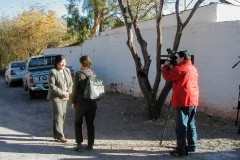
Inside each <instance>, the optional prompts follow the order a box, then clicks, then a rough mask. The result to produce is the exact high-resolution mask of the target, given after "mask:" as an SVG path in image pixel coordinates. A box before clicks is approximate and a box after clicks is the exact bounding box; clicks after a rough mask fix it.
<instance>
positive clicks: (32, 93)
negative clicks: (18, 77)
mask: <svg viewBox="0 0 240 160" xmlns="http://www.w3.org/2000/svg"><path fill="white" fill-rule="evenodd" d="M28 96H29V98H30V99H34V98H35V96H36V92H33V91H32V90H31V89H28Z"/></svg>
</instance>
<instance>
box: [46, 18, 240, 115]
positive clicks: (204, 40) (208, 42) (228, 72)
mask: <svg viewBox="0 0 240 160" xmlns="http://www.w3.org/2000/svg"><path fill="white" fill-rule="evenodd" d="M148 22H150V21H148ZM150 25H152V23H149V26H150ZM124 29H125V27H121V28H118V29H115V31H114V32H111V34H102V36H99V37H94V38H92V39H89V40H87V41H85V43H84V44H83V45H82V46H78V47H66V48H57V49H45V51H44V54H48V53H62V54H64V55H66V57H67V63H68V65H71V66H73V68H74V70H75V71H77V70H78V68H79V61H78V59H79V57H80V56H81V55H89V56H91V57H92V60H93V70H94V71H95V72H96V74H97V75H98V76H99V77H101V78H102V79H103V80H104V84H105V86H106V89H107V90H110V91H117V92H120V93H124V94H129V95H133V96H140V97H141V96H142V93H141V90H140V88H139V85H138V81H137V78H136V71H135V65H134V61H133V58H132V56H131V53H130V51H129V49H128V47H127V45H126V41H127V34H126V31H125V32H124ZM141 31H142V34H143V38H144V39H145V40H146V41H147V43H148V53H149V54H150V55H151V59H152V64H151V68H150V74H149V79H150V81H151V84H153V82H154V80H155V73H156V71H155V66H156V65H155V64H156V63H155V48H156V46H155V44H156V30H155V28H154V27H149V28H148V29H143V30H141ZM175 32H176V27H164V28H163V45H162V54H164V53H165V54H167V53H166V48H171V47H172V45H173V41H174V36H175ZM108 33H110V32H108ZM239 34H240V26H239V22H238V21H232V22H213V23H210V22H209V23H199V24H190V25H188V26H187V27H186V29H185V30H184V33H183V36H182V40H181V43H180V46H179V50H186V49H187V50H188V51H189V52H190V53H191V54H193V55H194V56H195V66H196V67H197V69H198V71H199V86H200V106H199V110H202V111H204V112H206V113H207V114H215V115H218V116H222V117H233V118H235V116H236V107H237V101H238V85H239V79H240V74H239V73H240V64H239V65H238V66H236V67H235V68H234V69H232V66H233V65H234V64H235V63H237V62H238V61H239V60H240V59H238V56H240V55H239V54H240V53H239V51H240V45H239V42H240V35H239ZM134 42H135V46H136V47H137V51H138V54H139V55H140V54H141V52H140V49H139V45H138V44H137V41H136V38H135V37H134ZM70 51H71V52H70ZM164 83H165V81H164V80H163V79H162V80H161V84H160V87H159V92H160V91H161V89H162V87H163V85H164ZM170 96H171V93H170V94H169V96H168V100H167V102H168V101H169V99H170Z"/></svg>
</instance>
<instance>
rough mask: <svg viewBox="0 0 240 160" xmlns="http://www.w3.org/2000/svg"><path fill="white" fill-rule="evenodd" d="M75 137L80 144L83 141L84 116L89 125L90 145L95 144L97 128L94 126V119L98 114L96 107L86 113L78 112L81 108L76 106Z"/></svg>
mask: <svg viewBox="0 0 240 160" xmlns="http://www.w3.org/2000/svg"><path fill="white" fill-rule="evenodd" d="M75 112H76V113H75V123H74V129H75V138H76V143H78V144H80V143H82V142H83V117H85V121H86V125H87V136H88V145H89V146H93V145H94V138H95V128H94V124H93V122H94V119H95V115H96V109H92V110H91V109H90V110H87V111H86V112H85V114H82V113H79V114H78V113H77V112H79V110H78V109H77V108H75Z"/></svg>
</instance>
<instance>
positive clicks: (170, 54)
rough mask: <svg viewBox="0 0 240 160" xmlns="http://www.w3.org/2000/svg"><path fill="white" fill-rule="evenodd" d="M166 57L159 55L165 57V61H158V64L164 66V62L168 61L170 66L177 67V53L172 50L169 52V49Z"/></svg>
mask: <svg viewBox="0 0 240 160" xmlns="http://www.w3.org/2000/svg"><path fill="white" fill-rule="evenodd" d="M167 52H168V54H167V55H161V57H166V59H160V64H161V65H162V64H164V63H165V61H166V60H169V61H170V65H172V66H176V65H177V61H176V60H177V55H176V54H177V53H176V52H175V51H173V50H171V48H167Z"/></svg>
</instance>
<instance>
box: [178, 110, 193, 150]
mask: <svg viewBox="0 0 240 160" xmlns="http://www.w3.org/2000/svg"><path fill="white" fill-rule="evenodd" d="M196 109H197V107H196V106H193V107H178V108H177V120H176V135H177V147H176V153H177V154H179V155H185V154H186V153H187V147H189V148H191V149H193V150H196V148H197V131H196V126H195V119H194V118H195V115H196V111H197V110H196ZM186 141H187V144H188V146H187V145H186Z"/></svg>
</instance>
